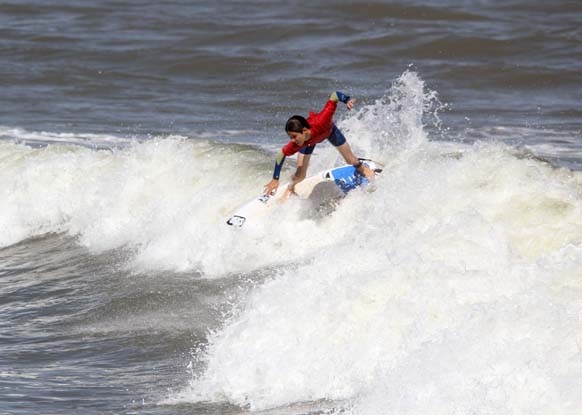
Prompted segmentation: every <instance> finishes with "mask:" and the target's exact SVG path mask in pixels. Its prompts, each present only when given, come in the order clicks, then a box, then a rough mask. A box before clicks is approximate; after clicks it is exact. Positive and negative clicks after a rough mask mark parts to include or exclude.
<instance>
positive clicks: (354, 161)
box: [336, 141, 374, 180]
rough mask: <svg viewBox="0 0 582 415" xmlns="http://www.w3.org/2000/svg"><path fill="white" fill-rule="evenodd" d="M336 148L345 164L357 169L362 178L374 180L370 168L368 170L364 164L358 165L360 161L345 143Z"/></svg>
mask: <svg viewBox="0 0 582 415" xmlns="http://www.w3.org/2000/svg"><path fill="white" fill-rule="evenodd" d="M336 148H337V151H339V152H340V154H341V155H342V157H343V158H344V160H345V161H346V163H347V164H351V165H352V166H355V167H357V168H358V171H359V172H360V173H362V174H363V175H364V176H366V178H367V179H369V180H373V179H374V172H373V171H372V170H371V169H370V168H368V166H366V165H365V164H361V163H360V160H359V159H358V158H357V157H356V155H355V154H354V152H353V151H352V148H351V147H350V145H349V144H348V142H347V141H346V142H345V143H343V144H342V145H340V146H336ZM358 164H359V166H358Z"/></svg>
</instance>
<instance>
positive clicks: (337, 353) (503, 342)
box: [0, 72, 582, 415]
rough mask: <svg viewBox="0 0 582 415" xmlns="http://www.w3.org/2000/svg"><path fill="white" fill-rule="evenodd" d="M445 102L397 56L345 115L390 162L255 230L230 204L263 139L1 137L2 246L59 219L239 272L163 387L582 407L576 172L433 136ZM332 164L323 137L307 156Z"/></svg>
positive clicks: (249, 395)
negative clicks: (378, 90) (335, 198)
mask: <svg viewBox="0 0 582 415" xmlns="http://www.w3.org/2000/svg"><path fill="white" fill-rule="evenodd" d="M441 107H442V104H440V102H439V100H438V97H437V94H436V93H435V92H432V91H427V90H426V88H425V86H424V82H423V81H422V79H420V78H419V77H418V75H417V74H416V73H414V72H405V73H404V74H403V75H402V76H401V77H400V78H399V79H398V80H397V81H395V82H394V84H393V85H392V87H391V88H390V89H389V90H388V92H387V93H386V95H385V96H384V97H383V98H381V99H379V100H377V101H376V102H374V103H371V104H369V105H365V106H363V107H361V109H360V110H359V111H357V112H355V113H354V114H349V115H346V116H344V117H343V118H342V119H341V120H340V122H339V126H340V127H341V128H342V129H343V130H344V131H345V133H346V135H347V136H348V137H354V138H356V137H357V139H353V140H352V143H353V144H352V145H353V146H354V147H355V148H356V150H357V151H358V152H360V153H362V154H366V155H373V157H374V158H375V159H378V160H379V161H382V162H383V163H385V165H386V168H385V171H384V173H383V174H382V175H380V176H378V177H377V179H376V183H375V184H374V186H373V188H372V189H368V190H366V191H363V190H356V191H353V192H351V193H350V194H349V195H347V197H345V198H344V199H343V200H342V201H341V202H340V203H339V204H337V206H336V207H335V209H334V210H332V211H331V212H328V214H324V215H313V214H308V212H307V206H308V205H306V201H302V200H290V201H289V202H288V203H286V204H284V205H281V206H279V207H278V208H277V209H276V210H275V211H274V212H273V214H272V215H271V216H269V217H267V218H266V219H265V221H264V222H263V223H262V224H261V226H259V227H257V228H254V229H253V230H252V231H246V230H245V229H242V230H235V229H232V228H230V227H228V226H226V225H225V224H224V221H225V218H226V217H228V215H229V213H230V211H231V209H232V208H233V207H236V206H238V205H239V204H240V203H241V202H243V201H245V200H247V199H248V198H249V197H253V196H254V195H257V193H258V192H260V190H261V188H262V186H263V185H264V183H266V181H267V179H268V173H267V172H268V171H269V169H270V168H271V163H270V160H271V157H272V156H271V153H270V152H268V151H265V150H260V149H258V148H256V147H255V146H252V145H248V144H220V143H217V142H213V141H210V140H196V141H193V140H187V139H185V138H184V137H165V138H157V139H153V140H148V141H143V142H133V143H123V144H122V145H118V146H116V147H110V148H108V149H103V148H101V149H99V148H94V147H92V146H79V145H70V144H64V143H52V144H49V145H30V143H31V141H32V142H33V141H34V140H32V139H31V138H30V137H28V144H26V143H16V142H1V143H0V164H1V169H0V185H1V187H2V189H3V194H4V197H3V198H2V199H1V200H0V238H1V239H0V245H1V246H4V247H7V246H10V245H12V244H17V243H19V242H22V241H26V240H31V238H38V237H42V236H45V235H50V234H60V235H66V236H67V237H71V238H74V240H75V241H76V243H77V244H78V245H80V246H82V247H84V248H85V249H87V250H88V251H89V252H90V253H92V254H95V255H98V254H101V253H103V252H109V251H114V250H121V251H125V252H126V254H127V261H126V263H125V264H124V267H125V268H126V269H127V270H128V271H130V273H131V274H135V275H140V274H144V273H148V272H162V271H170V272H178V273H186V274H187V273H192V272H195V273H198V274H199V275H201V276H202V278H204V279H208V280H216V281H221V280H223V279H225V280H227V279H228V278H231V277H232V275H241V276H244V279H245V280H246V283H245V284H246V285H245V286H246V287H247V288H246V289H245V291H244V292H242V293H239V295H238V297H237V298H238V300H234V299H233V300H232V301H231V303H232V304H231V307H230V310H228V312H227V313H226V316H225V317H224V321H223V322H222V323H221V324H219V325H217V326H216V327H215V328H213V329H211V333H209V335H208V337H209V338H208V341H207V344H204V345H202V346H200V347H199V348H197V349H196V350H195V351H193V352H192V353H193V356H192V359H193V360H195V365H194V367H196V368H198V370H197V372H196V373H192V379H190V380H189V381H185V382H188V385H187V386H185V387H183V388H182V389H181V390H178V391H174V392H171V393H170V395H169V396H166V397H162V398H160V399H159V401H158V402H159V404H161V405H174V404H176V403H180V402H206V403H208V402H210V403H216V404H232V405H237V406H240V407H242V408H249V409H251V410H267V409H270V408H280V407H285V406H290V408H293V405H298V404H301V405H303V406H300V408H303V409H301V410H306V411H308V412H309V411H318V410H325V411H328V412H337V413H346V412H347V413H352V414H377V413H390V414H401V413H409V414H413V413H414V414H416V413H418V414H421V413H422V414H424V413H431V414H437V413H438V414H446V413H452V412H456V413H475V414H492V413H516V414H518V413H529V414H547V413H552V414H572V415H573V414H575V413H577V412H578V409H579V408H580V407H582V393H581V392H582V389H581V386H580V385H581V384H580V382H579V380H580V379H581V378H582V359H581V356H582V352H581V349H580V345H581V344H582V334H581V333H582V330H580V329H581V328H582V327H581V324H582V320H581V318H580V316H582V301H581V300H580V298H582V295H581V294H582V282H581V280H580V275H582V246H581V243H582V174H580V173H579V172H575V171H571V170H568V169H565V168H557V167H555V166H553V165H551V164H550V163H548V162H546V161H544V160H541V159H539V158H536V157H533V156H532V155H531V153H529V152H528V151H527V150H526V149H522V148H518V147H510V146H508V145H505V144H502V143H483V142H477V143H474V144H462V143H455V142H443V141H433V140H429V137H428V133H427V127H426V126H425V124H424V122H426V120H429V121H430V123H431V124H434V125H435V126H437V128H438V125H439V118H438V111H439V110H440V109H441ZM23 141H26V140H23ZM320 147H321V148H320ZM337 162H339V159H338V154H337V152H336V151H335V150H334V149H333V148H332V147H331V146H323V145H322V146H319V147H318V152H317V154H316V156H315V157H314V158H313V167H312V168H313V169H317V168H319V167H321V168H324V167H327V166H330V165H333V164H334V163H337ZM225 165H228V166H229V168H225ZM292 168H293V166H292V163H289V165H288V166H287V169H286V171H285V173H284V174H286V175H289V174H290V172H291V170H292ZM241 178H244V180H241ZM370 190H372V191H370ZM233 298H234V297H233ZM189 367H192V366H189ZM305 405H307V406H305ZM322 405H323V408H327V409H321V408H322ZM305 408H307V409H305ZM318 408H319V409H318Z"/></svg>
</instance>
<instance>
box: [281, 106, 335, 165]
mask: <svg viewBox="0 0 582 415" xmlns="http://www.w3.org/2000/svg"><path fill="white" fill-rule="evenodd" d="M336 108H337V102H336V101H332V100H331V99H330V100H329V101H327V102H326V103H325V106H324V107H323V109H322V110H321V112H320V113H319V114H315V113H313V112H310V113H309V117H307V122H308V123H309V125H310V126H311V128H310V130H311V138H310V139H309V140H308V141H306V142H305V143H304V144H303V145H302V146H298V145H297V144H295V142H294V141H293V140H291V141H289V142H288V143H287V144H286V145H285V146H284V147H283V148H282V149H281V151H282V152H283V154H284V155H285V156H292V155H293V154H295V153H297V152H298V151H299V150H301V149H302V148H304V147H308V146H313V145H315V144H318V143H321V142H322V141H323V140H325V139H326V138H328V137H329V136H330V135H331V130H332V128H333V114H334V113H335V109H336Z"/></svg>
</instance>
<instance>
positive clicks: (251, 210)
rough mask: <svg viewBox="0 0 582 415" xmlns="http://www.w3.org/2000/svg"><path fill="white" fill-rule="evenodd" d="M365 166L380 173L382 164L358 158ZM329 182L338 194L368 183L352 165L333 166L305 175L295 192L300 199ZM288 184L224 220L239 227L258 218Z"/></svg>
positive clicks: (277, 198) (278, 199)
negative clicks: (308, 175) (311, 174)
mask: <svg viewBox="0 0 582 415" xmlns="http://www.w3.org/2000/svg"><path fill="white" fill-rule="evenodd" d="M360 160H362V161H363V162H364V164H365V165H366V166H368V167H369V168H370V169H372V170H374V172H375V173H376V174H380V173H381V172H382V169H383V167H384V166H383V165H382V164H380V163H378V162H375V161H372V160H367V159H360ZM325 182H331V183H334V184H335V186H332V187H334V189H335V190H336V191H337V193H338V194H346V193H348V192H349V191H350V190H353V189H355V188H356V187H358V186H362V185H366V184H368V183H369V182H368V179H366V178H365V177H364V175H362V174H361V173H359V172H357V171H356V168H355V167H354V166H352V165H349V164H348V165H345V166H340V167H334V168H333V169H329V170H324V171H321V172H319V173H317V174H314V175H313V176H310V177H307V178H306V179H304V180H303V181H301V182H300V183H298V184H297V185H296V186H295V193H296V194H297V196H299V198H301V199H308V198H309V197H310V196H311V195H312V193H313V192H314V190H315V189H316V188H317V187H318V185H319V184H320V183H325ZM287 186H288V184H286V185H284V186H279V188H278V189H277V192H276V193H275V194H274V195H266V194H263V195H261V196H259V197H256V198H253V199H252V200H250V201H248V202H247V203H245V204H243V205H241V206H239V207H238V208H237V209H236V210H235V211H234V213H233V214H232V216H231V217H230V218H229V219H228V220H227V221H226V223H227V224H228V225H230V226H233V227H236V228H241V227H242V226H243V225H244V224H245V223H247V224H248V223H249V222H254V221H258V220H260V218H261V217H262V216H264V215H266V214H267V213H268V212H269V211H270V210H271V209H272V208H273V207H274V206H275V205H276V204H277V203H279V202H281V201H282V199H283V198H284V197H285V190H286V189H287Z"/></svg>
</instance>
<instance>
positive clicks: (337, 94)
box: [329, 91, 350, 104]
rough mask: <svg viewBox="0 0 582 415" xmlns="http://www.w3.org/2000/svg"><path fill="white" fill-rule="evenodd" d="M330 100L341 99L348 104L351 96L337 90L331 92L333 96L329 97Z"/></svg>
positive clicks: (336, 100)
mask: <svg viewBox="0 0 582 415" xmlns="http://www.w3.org/2000/svg"><path fill="white" fill-rule="evenodd" d="M329 99H330V100H332V101H334V102H338V101H341V102H343V103H344V104H347V103H348V102H349V101H350V96H349V95H346V94H342V93H341V92H339V91H335V92H334V93H333V94H331V96H330V97H329Z"/></svg>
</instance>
